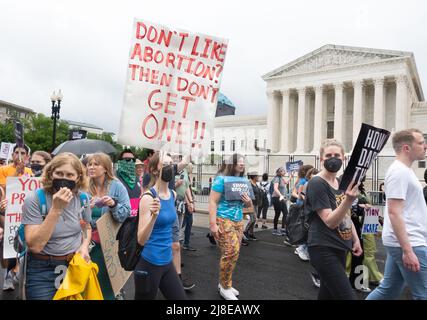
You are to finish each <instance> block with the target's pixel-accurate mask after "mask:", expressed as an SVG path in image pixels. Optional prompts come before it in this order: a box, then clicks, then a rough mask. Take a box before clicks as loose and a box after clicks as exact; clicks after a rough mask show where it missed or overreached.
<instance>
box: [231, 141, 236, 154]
mask: <svg viewBox="0 0 427 320" xmlns="http://www.w3.org/2000/svg"><path fill="white" fill-rule="evenodd" d="M230 151H236V140H234V139H233V140H231V143H230Z"/></svg>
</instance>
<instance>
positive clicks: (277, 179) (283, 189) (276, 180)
mask: <svg viewBox="0 0 427 320" xmlns="http://www.w3.org/2000/svg"><path fill="white" fill-rule="evenodd" d="M271 183H272V184H273V186H274V184H275V183H278V184H279V186H278V188H279V191H280V193H281V194H282V196H284V197H286V184H285V181H283V177H278V176H276V177H274V178H273V180H272V181H271ZM278 197H280V196H279V195H278V194H277V193H276V191H274V192H273V195H272V198H278Z"/></svg>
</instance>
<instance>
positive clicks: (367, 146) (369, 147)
mask: <svg viewBox="0 0 427 320" xmlns="http://www.w3.org/2000/svg"><path fill="white" fill-rule="evenodd" d="M389 137H390V132H389V131H387V130H384V129H380V128H375V127H373V126H370V125H368V124H366V123H362V127H361V128H360V132H359V135H358V137H357V140H356V144H355V146H354V148H353V152H352V154H351V158H350V162H349V163H348V166H347V168H345V171H344V174H343V176H342V178H341V183H340V186H339V188H340V189H341V190H344V191H345V190H347V188H348V186H349V185H350V183H351V182H352V181H356V183H359V182H360V181H361V180H362V179H363V177H364V176H365V174H366V171H368V170H369V167H370V166H371V164H372V161H373V160H375V158H376V157H377V155H378V154H379V153H380V152H381V150H382V149H383V148H384V146H385V144H386V143H387V140H388V138H389Z"/></svg>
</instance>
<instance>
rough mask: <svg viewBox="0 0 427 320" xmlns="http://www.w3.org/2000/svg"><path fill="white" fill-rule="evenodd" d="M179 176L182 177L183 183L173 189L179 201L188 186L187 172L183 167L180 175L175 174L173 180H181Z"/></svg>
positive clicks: (182, 198) (183, 197)
mask: <svg viewBox="0 0 427 320" xmlns="http://www.w3.org/2000/svg"><path fill="white" fill-rule="evenodd" d="M181 177H182V180H183V183H182V184H181V185H180V186H179V187H178V188H176V190H175V191H176V198H177V200H180V201H182V200H184V199H185V192H186V191H187V189H188V187H189V186H190V178H189V177H188V172H187V170H186V169H184V170H183V171H182V173H181V174H180V175H177V176H175V180H181Z"/></svg>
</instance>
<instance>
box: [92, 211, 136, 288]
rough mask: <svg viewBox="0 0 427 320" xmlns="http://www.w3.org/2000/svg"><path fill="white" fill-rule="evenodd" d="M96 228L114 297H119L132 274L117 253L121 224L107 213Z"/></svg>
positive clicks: (97, 223) (97, 222) (98, 221)
mask: <svg viewBox="0 0 427 320" xmlns="http://www.w3.org/2000/svg"><path fill="white" fill-rule="evenodd" d="M96 227H97V228H98V233H99V239H100V241H101V248H102V253H103V254H104V260H105V266H106V267H107V272H108V276H109V277H110V282H111V287H112V288H113V291H114V295H117V294H119V293H120V289H121V288H123V286H124V285H125V284H126V282H127V281H128V280H129V277H130V275H131V274H132V272H130V271H126V270H124V269H123V268H122V266H121V265H120V260H119V255H118V253H117V252H118V250H119V242H118V241H117V240H116V235H117V231H118V230H119V228H120V223H118V222H117V221H115V220H114V219H113V217H112V216H111V213H110V212H106V213H104V214H103V215H102V216H101V218H99V219H98V220H97V221H96Z"/></svg>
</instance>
